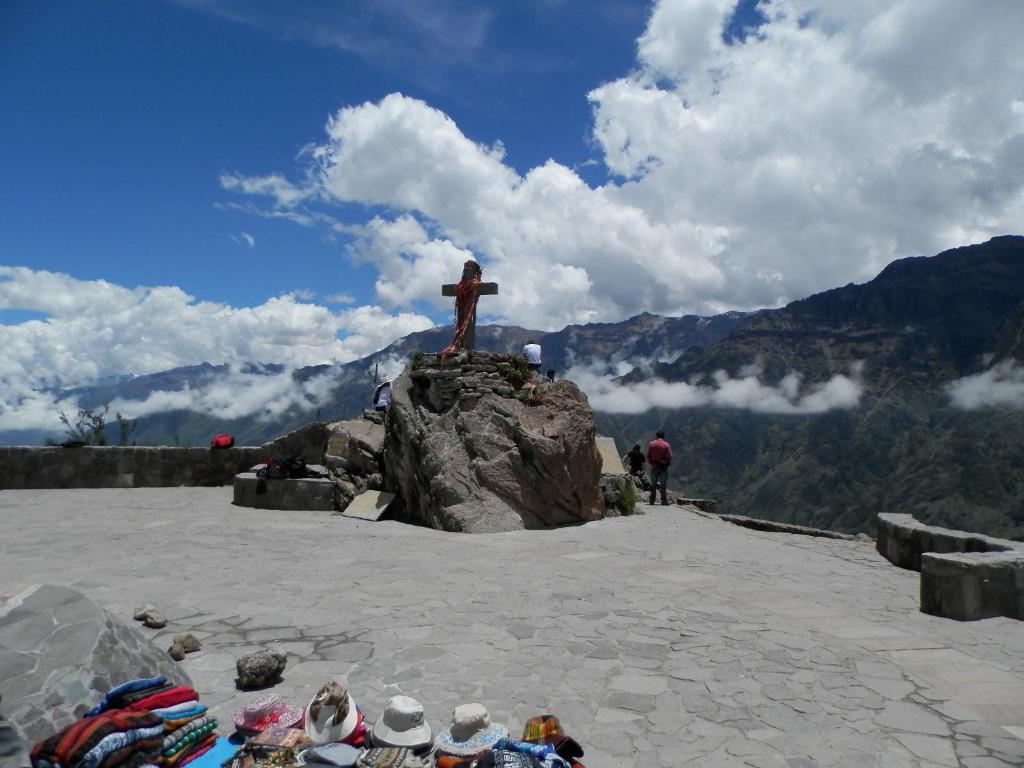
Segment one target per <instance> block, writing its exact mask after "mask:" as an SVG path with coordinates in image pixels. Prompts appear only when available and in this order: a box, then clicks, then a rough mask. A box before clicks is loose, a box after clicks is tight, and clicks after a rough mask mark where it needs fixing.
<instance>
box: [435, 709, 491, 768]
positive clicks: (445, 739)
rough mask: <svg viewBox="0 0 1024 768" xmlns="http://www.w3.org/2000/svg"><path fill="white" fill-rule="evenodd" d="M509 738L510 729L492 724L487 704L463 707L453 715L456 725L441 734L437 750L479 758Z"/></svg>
mask: <svg viewBox="0 0 1024 768" xmlns="http://www.w3.org/2000/svg"><path fill="white" fill-rule="evenodd" d="M506 736H508V728H506V727H505V726H504V725H502V724H501V723H492V722H491V716H490V715H489V714H488V713H487V707H485V706H484V705H483V704H460V705H459V706H457V707H456V708H455V710H454V711H453V712H452V724H451V726H449V727H448V728H446V729H445V730H443V731H441V732H440V733H439V734H437V742H436V745H437V749H438V751H439V752H441V753H442V754H446V755H454V756H456V757H459V756H462V755H475V754H476V753H477V752H483V751H484V750H485V749H490V748H491V747H493V746H494V745H495V744H497V743H498V742H499V741H501V740H502V739H504V738H505V737H506Z"/></svg>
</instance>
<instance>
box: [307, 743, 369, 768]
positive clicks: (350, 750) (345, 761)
mask: <svg viewBox="0 0 1024 768" xmlns="http://www.w3.org/2000/svg"><path fill="white" fill-rule="evenodd" d="M361 753H362V750H360V749H357V748H356V747H353V746H351V745H349V744H340V743H335V744H323V745H321V746H318V747H310V748H309V749H307V750H306V751H305V752H303V753H302V754H301V755H299V762H301V763H302V764H303V765H307V766H310V767H311V768H352V766H354V765H355V764H356V760H358V759H359V755H360V754H361Z"/></svg>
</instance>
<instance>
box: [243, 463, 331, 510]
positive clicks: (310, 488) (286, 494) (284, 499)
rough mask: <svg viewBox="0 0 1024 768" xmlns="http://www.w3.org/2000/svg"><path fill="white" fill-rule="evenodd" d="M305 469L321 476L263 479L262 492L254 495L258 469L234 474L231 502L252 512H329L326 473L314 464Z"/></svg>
mask: <svg viewBox="0 0 1024 768" xmlns="http://www.w3.org/2000/svg"><path fill="white" fill-rule="evenodd" d="M309 468H310V469H312V470H316V471H318V472H320V473H322V474H323V475H324V477H323V478H316V477H306V478H301V479H296V480H267V481H266V489H265V491H264V492H263V493H258V492H257V491H258V489H259V486H260V481H259V478H258V477H256V471H255V470H256V469H258V467H254V468H253V471H252V472H240V473H239V474H237V475H235V497H234V503H235V505H236V506H239V507H253V508H255V509H289V510H316V511H324V512H330V511H333V510H334V484H333V483H332V482H331V481H330V479H329V478H328V477H326V475H327V470H326V469H325V468H324V467H321V466H318V465H310V466H309Z"/></svg>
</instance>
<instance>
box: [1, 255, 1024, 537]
mask: <svg viewBox="0 0 1024 768" xmlns="http://www.w3.org/2000/svg"><path fill="white" fill-rule="evenodd" d="M451 332H452V329H451V327H450V326H448V327H440V328H433V329H430V330H427V331H422V332H419V333H414V334H410V335H409V336H406V337H404V338H402V339H399V340H398V341H396V342H395V343H394V344H392V345H390V346H389V347H387V348H385V349H383V350H381V351H379V352H377V353H375V354H373V355H370V356H368V357H366V358H363V359H361V360H357V361H353V362H351V363H347V364H345V365H340V366H315V367H311V368H303V369H299V370H296V371H294V372H292V373H291V374H290V375H291V376H292V377H293V378H294V380H295V381H296V382H297V383H300V382H304V381H309V380H311V379H313V378H314V377H316V376H318V375H322V374H325V373H326V374H327V375H329V376H330V377H331V387H330V390H329V393H328V395H327V396H326V397H325V398H323V399H322V400H321V401H320V403H319V407H315V406H312V405H310V404H309V403H305V405H303V404H302V403H301V402H296V403H295V404H294V405H293V406H292V407H290V408H288V409H285V410H283V411H282V412H281V413H279V414H276V415H275V416H274V417H273V418H270V419H262V420H259V419H255V418H253V417H240V418H238V419H217V418H212V417H210V416H207V415H204V414H200V413H195V412H191V411H168V412H165V413H158V414H154V415H152V416H147V417H144V418H142V419H139V421H138V425H137V427H136V431H135V433H134V434H133V439H135V440H137V441H138V442H140V443H165V444H175V443H177V444H182V445H185V444H193V445H205V444H206V442H207V441H208V440H209V436H210V435H212V434H214V433H215V432H218V431H231V432H233V433H235V434H236V436H237V437H238V439H239V441H240V442H248V443H258V442H262V441H264V440H266V439H269V438H271V437H273V436H275V435H277V434H280V433H281V432H282V431H285V430H287V429H291V428H294V427H296V426H299V425H301V424H302V423H305V422H306V421H308V420H310V419H311V418H338V417H346V416H351V415H354V414H356V413H358V412H359V411H360V410H361V409H362V408H363V407H365V406H366V405H367V403H368V402H369V397H370V391H371V389H372V384H373V382H372V371H373V368H374V364H375V363H379V364H383V365H385V367H387V366H393V365H401V364H402V362H403V361H404V360H406V359H407V358H408V357H409V355H411V354H412V353H414V352H415V351H432V350H438V349H441V348H442V347H444V346H445V345H446V344H447V343H448V341H449V340H450V338H451ZM530 338H534V339H536V340H537V341H539V342H540V343H541V344H542V346H543V348H544V362H545V367H547V366H551V367H553V368H555V369H556V371H558V372H559V373H560V374H561V373H563V372H565V371H566V370H567V369H569V368H571V367H572V366H574V365H587V364H588V363H589V362H591V361H599V362H602V363H605V364H608V363H616V362H624V363H628V364H632V365H634V366H635V368H634V370H633V371H632V372H631V373H629V374H627V375H626V376H625V377H623V379H622V383H623V385H625V386H629V385H640V384H641V383H643V382H651V381H652V380H664V381H667V382H704V383H705V384H710V383H711V382H712V381H713V375H714V374H715V373H716V372H717V371H725V372H727V373H728V374H730V375H732V376H737V375H740V374H741V373H742V372H743V371H744V370H747V369H748V368H749V366H750V365H751V364H752V363H758V364H759V366H760V370H761V378H762V380H763V381H764V382H765V383H766V384H769V385H771V384H777V383H778V382H779V381H781V380H782V379H783V378H784V377H785V376H787V375H788V374H790V373H793V372H797V373H799V374H800V375H801V376H802V377H803V382H804V386H805V387H806V386H808V385H813V384H815V383H822V382H826V381H829V380H830V379H831V378H832V377H834V376H836V375H848V374H850V372H851V370H852V369H853V368H854V366H855V365H856V366H859V370H860V374H859V375H860V380H861V381H862V383H863V394H862V396H861V401H860V405H859V406H858V407H857V408H853V409H837V410H831V411H828V412H826V413H819V414H814V415H790V414H784V415H780V414H769V413H756V412H752V411H749V410H740V409H737V408H724V407H708V406H705V407H699V408H696V407H691V408H652V409H651V410H648V411H646V412H645V413H641V414H637V415H616V414H608V413H600V412H599V413H597V415H596V416H597V421H598V425H599V427H600V429H601V430H602V431H603V432H604V433H605V434H610V435H612V436H614V437H615V438H616V440H617V442H618V445H619V447H620V448H621V449H622V450H623V451H625V450H626V448H627V447H628V446H630V445H632V444H633V443H634V442H641V443H644V442H646V440H648V439H649V438H650V437H651V435H652V434H653V432H654V431H655V430H656V429H664V430H665V431H666V433H667V434H668V436H669V439H670V440H671V441H672V442H673V445H674V447H675V452H676V462H675V464H674V466H673V471H672V482H673V484H674V485H676V486H677V487H679V488H682V489H683V490H685V491H687V492H690V493H692V494H694V495H702V496H712V497H715V498H717V499H719V500H720V502H721V503H722V506H723V508H724V509H726V510H728V511H731V512H736V513H740V514H749V515H752V516H755V517H767V518H772V519H777V520H782V521H786V522H797V523H803V524H809V525H816V526H819V527H824V528H834V529H837V530H844V531H869V530H872V527H873V524H874V518H875V514H876V513H878V512H882V511H902V512H912V513H914V514H915V515H917V516H918V517H919V519H922V520H923V521H926V522H930V523H937V524H945V525H950V526H953V527H960V528H965V529H969V530H979V531H984V532H987V533H991V534H994V535H1001V536H1010V537H1014V538H1024V409H1021V408H1009V407H1002V408H987V409H981V410H977V411H961V410H958V409H956V408H954V407H953V406H952V404H951V403H950V399H949V395H948V392H947V387H948V385H949V384H950V383H951V382H953V381H955V380H957V379H959V378H961V377H963V376H968V375H971V374H976V373H979V372H981V371H984V370H986V369H987V368H988V367H990V366H991V365H993V364H994V363H996V362H999V361H1001V360H1002V361H1013V360H1018V361H1020V360H1024V237H1019V236H1005V237H997V238H993V239H992V240H990V241H988V242H986V243H983V244H979V245H972V246H966V247H963V248H956V249H952V250H949V251H945V252H943V253H941V254H938V255H937V256H933V257H914V258H907V259H901V260H899V261H896V262H893V263H892V264H890V265H889V266H887V267H886V268H885V269H884V270H882V272H881V273H879V275H878V276H877V277H876V278H874V279H873V280H871V281H869V282H867V283H864V284H860V285H853V284H851V285H847V286H844V287H841V288H835V289H832V290H829V291H825V292H823V293H819V294H815V295H814V296H810V297H808V298H805V299H801V300H798V301H794V302H791V303H790V304H788V305H786V306H785V307H782V308H779V309H772V310H761V311H758V312H754V313H749V314H743V313H735V312H733V313H726V314H723V315H717V316H714V317H710V318H702V317H697V316H684V317H675V318H673V317H660V316H657V315H652V314H647V313H645V314H642V315H638V316H636V317H633V318H630V319H628V320H625V321H622V322H620V323H594V324H587V325H573V326H568V327H566V328H564V329H562V330H561V331H557V332H554V333H542V332H539V331H534V330H530V329H525V328H520V327H516V326H507V327H505V326H481V327H480V328H478V330H477V344H478V346H479V347H481V348H482V349H485V350H488V351H495V352H501V351H508V352H511V351H518V350H519V349H521V348H522V345H523V344H524V343H525V342H526V341H527V340H528V339H530ZM227 370H228V369H227V367H226V366H214V365H210V364H203V365H199V366H190V367H187V368H179V369H175V370H172V371H165V372H162V373H158V374H153V375H151V376H139V377H135V378H132V379H130V380H127V381H112V382H108V383H105V384H103V385H101V386H96V387H91V388H89V387H86V388H82V389H79V390H74V391H73V392H74V394H76V395H78V396H80V397H81V399H82V402H83V403H85V404H87V405H99V404H102V403H104V402H108V401H110V400H113V399H115V398H118V397H120V398H127V399H133V400H141V399H145V397H146V396H148V395H149V394H151V393H153V392H159V391H167V390H168V389H181V388H183V387H185V386H189V387H191V388H196V387H200V386H202V385H203V383H204V382H212V381H216V380H217V377H219V376H224V375H226V373H227ZM253 370H254V371H255V372H256V374H257V375H268V376H271V375H281V374H282V372H283V370H284V369H282V368H281V367H280V366H273V365H266V366H257V367H254V369H253ZM58 432H59V429H57V427H56V425H55V429H54V430H53V432H52V433H51V434H56V433H58ZM10 439H11V437H10V435H9V434H6V435H5V434H3V433H0V441H10Z"/></svg>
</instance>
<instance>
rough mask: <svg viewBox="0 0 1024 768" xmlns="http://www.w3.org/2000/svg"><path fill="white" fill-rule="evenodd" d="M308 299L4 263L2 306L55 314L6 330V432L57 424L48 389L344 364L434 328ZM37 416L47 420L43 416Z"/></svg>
mask: <svg viewBox="0 0 1024 768" xmlns="http://www.w3.org/2000/svg"><path fill="white" fill-rule="evenodd" d="M308 295H309V294H307V293H305V292H303V291H296V292H293V293H290V294H285V295H283V296H279V297H275V298H271V299H268V300H267V301H266V302H264V303H263V304H261V305H259V306H255V307H231V306H228V305H226V304H220V303H216V302H205V301H196V300H195V299H194V298H193V297H191V296H189V295H188V294H186V293H185V292H184V291H182V290H181V289H180V288H175V287H168V286H163V287H136V288H126V287H123V286H119V285H115V284H113V283H109V282H107V281H104V280H91V281H86V280H77V279H75V278H74V277H71V276H70V275H66V274H61V273H56V272H44V271H35V270H31V269H28V268H25V267H0V309H22V310H34V311H38V312H41V313H43V314H45V315H46V319H45V320H31V321H27V322H24V323H20V324H15V325H5V326H3V329H4V339H5V341H4V354H3V355H0V428H4V429H14V428H27V427H26V424H28V423H30V422H31V423H34V424H36V425H37V426H49V425H50V424H51V423H52V419H53V413H54V412H55V409H54V405H55V403H54V402H53V401H52V398H49V399H47V398H48V397H49V396H47V395H45V394H40V392H41V391H42V390H46V389H57V388H66V387H70V386H76V385H80V384H84V383H87V382H89V381H91V380H94V379H96V378H98V377H101V376H105V375H110V374H114V373H135V374H145V373H153V372H157V371H163V370H167V369H169V368H175V367H179V366H183V365H191V364H196V363H200V362H204V361H205V362H211V363H233V364H242V363H247V362H259V361H262V362H276V363H282V364H284V365H286V366H288V367H289V368H294V367H298V366H303V365H314V364H323V363H343V362H348V361H350V360H354V359H357V358H360V357H363V356H365V355H368V354H370V353H372V352H375V351H377V350H378V349H381V348H383V347H385V346H387V345H388V344H390V343H391V342H392V341H394V340H395V339H396V338H399V337H401V336H405V335H406V334H409V333H412V332H414V331H421V330H425V329H427V328H430V327H433V322H432V321H431V320H430V319H429V318H427V317H425V316H423V315H418V314H414V313H409V312H400V313H389V312H386V311H385V310H383V309H382V308H381V307H379V306H360V307H352V308H350V309H345V310H343V311H340V312H332V311H331V310H329V309H327V308H325V307H322V306H319V305H317V304H312V303H309V302H306V301H302V300H301V299H302V297H304V296H308ZM261 383H263V382H262V380H261ZM72 406H73V404H72V403H68V404H67V407H66V408H65V409H66V410H67V409H73V408H72ZM33 414H36V415H37V416H39V417H40V418H41V417H42V416H43V415H45V416H46V417H47V419H48V420H47V421H46V422H45V423H43V422H40V421H39V419H38V418H36V416H33ZM15 425H17V427H16V426H15Z"/></svg>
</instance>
